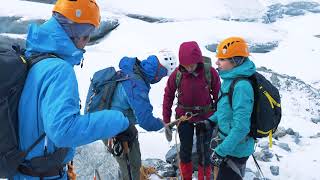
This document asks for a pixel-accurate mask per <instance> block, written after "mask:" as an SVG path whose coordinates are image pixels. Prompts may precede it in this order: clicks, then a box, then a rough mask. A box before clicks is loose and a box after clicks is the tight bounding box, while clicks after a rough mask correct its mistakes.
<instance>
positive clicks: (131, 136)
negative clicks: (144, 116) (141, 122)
mask: <svg viewBox="0 0 320 180" xmlns="http://www.w3.org/2000/svg"><path fill="white" fill-rule="evenodd" d="M137 136H138V130H137V128H136V126H135V125H134V124H130V125H129V127H128V129H126V130H125V131H123V132H121V133H120V134H118V135H117V136H116V139H117V140H119V141H121V142H126V143H128V144H131V143H132V142H133V141H134V140H135V139H136V138H137ZM129 147H130V145H129Z"/></svg>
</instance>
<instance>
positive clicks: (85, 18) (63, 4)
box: [52, 0, 100, 28]
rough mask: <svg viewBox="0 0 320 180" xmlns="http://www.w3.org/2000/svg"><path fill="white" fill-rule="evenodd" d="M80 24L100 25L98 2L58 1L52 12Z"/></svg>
mask: <svg viewBox="0 0 320 180" xmlns="http://www.w3.org/2000/svg"><path fill="white" fill-rule="evenodd" d="M52 11H53V12H58V13H60V14H62V15H63V16H65V17H66V18H68V19H70V20H71V21H73V22H75V23H79V24H84V23H88V24H92V25H94V26H95V27H96V28H97V27H98V26H99V24H100V10H99V6H98V4H97V3H96V0H81V1H80V0H79V1H75V0H73V1H72V0H58V1H57V2H56V4H55V6H54V8H53V10H52Z"/></svg>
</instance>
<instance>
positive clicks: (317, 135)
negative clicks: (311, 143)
mask: <svg viewBox="0 0 320 180" xmlns="http://www.w3.org/2000/svg"><path fill="white" fill-rule="evenodd" d="M319 137H320V132H318V133H317V134H316V135H313V136H310V138H319Z"/></svg>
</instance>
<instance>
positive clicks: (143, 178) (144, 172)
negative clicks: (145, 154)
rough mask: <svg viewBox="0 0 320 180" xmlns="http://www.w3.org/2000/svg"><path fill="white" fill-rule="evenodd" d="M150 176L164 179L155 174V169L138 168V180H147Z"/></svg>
mask: <svg viewBox="0 0 320 180" xmlns="http://www.w3.org/2000/svg"><path fill="white" fill-rule="evenodd" d="M152 174H155V175H157V176H158V177H159V178H160V179H164V177H163V176H161V175H160V174H159V173H158V172H157V170H156V168H154V167H146V166H141V167H140V180H149V179H150V176H151V175H152Z"/></svg>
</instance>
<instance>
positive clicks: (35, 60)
mask: <svg viewBox="0 0 320 180" xmlns="http://www.w3.org/2000/svg"><path fill="white" fill-rule="evenodd" d="M47 58H59V57H58V56H57V55H55V54H51V53H41V54H39V55H35V56H31V57H30V58H29V61H27V62H28V69H31V68H32V66H34V65H35V64H36V63H38V62H40V61H41V60H44V59H47Z"/></svg>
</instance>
